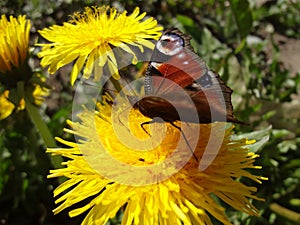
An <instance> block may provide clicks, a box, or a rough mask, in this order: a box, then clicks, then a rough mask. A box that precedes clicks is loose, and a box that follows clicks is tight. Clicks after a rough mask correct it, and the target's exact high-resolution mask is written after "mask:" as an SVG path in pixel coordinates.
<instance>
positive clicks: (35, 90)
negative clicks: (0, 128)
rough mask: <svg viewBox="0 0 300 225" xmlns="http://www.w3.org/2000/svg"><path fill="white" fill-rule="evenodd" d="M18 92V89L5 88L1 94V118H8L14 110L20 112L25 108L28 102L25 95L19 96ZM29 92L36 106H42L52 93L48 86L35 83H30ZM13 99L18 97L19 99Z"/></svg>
mask: <svg viewBox="0 0 300 225" xmlns="http://www.w3.org/2000/svg"><path fill="white" fill-rule="evenodd" d="M16 92H17V91H16V89H12V90H5V91H4V92H3V93H2V94H0V105H1V107H0V120H3V119H6V118H7V117H8V116H10V115H11V114H12V113H13V112H14V111H17V112H18V111H21V110H24V109H25V105H26V104H25V99H24V96H18V94H17V93H16ZM27 92H28V94H27V95H28V97H30V101H31V102H32V103H33V104H34V105H36V106H41V105H42V103H43V102H44V100H45V98H46V97H47V96H48V95H49V94H50V92H49V89H48V88H46V87H42V86H41V85H39V84H35V83H34V84H30V85H29V87H27ZM11 95H12V96H11ZM12 99H14V100H16V99H17V101H14V100H12Z"/></svg>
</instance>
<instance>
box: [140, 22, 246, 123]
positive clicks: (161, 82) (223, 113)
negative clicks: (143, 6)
mask: <svg viewBox="0 0 300 225" xmlns="http://www.w3.org/2000/svg"><path fill="white" fill-rule="evenodd" d="M144 87H145V94H146V96H145V97H143V98H142V99H140V100H139V101H137V102H136V103H135V105H134V108H138V109H139V110H140V112H141V113H142V114H143V115H145V116H147V117H149V118H151V119H154V118H156V117H160V118H162V119H163V120H164V121H167V122H171V123H173V122H175V121H179V120H180V121H182V122H190V123H211V122H215V121H222V122H225V121H228V122H234V123H241V122H240V121H238V120H237V119H236V118H235V117H234V115H233V107H232V104H231V93H232V90H231V89H230V88H229V87H228V86H226V84H225V83H224V82H223V81H222V79H221V78H220V76H219V75H218V74H216V73H214V72H213V71H211V70H210V69H209V68H208V67H207V66H206V64H205V63H204V61H203V60H202V59H201V58H200V57H199V56H198V55H197V54H196V53H195V52H194V50H193V48H192V47H191V45H190V37H188V36H186V35H184V34H183V33H182V32H180V31H179V30H178V29H176V28H173V29H169V30H167V31H165V32H164V33H163V34H162V36H161V38H160V40H159V41H158V42H157V44H156V47H155V49H154V52H153V55H152V57H151V61H150V63H149V66H148V68H147V72H146V76H145V82H144Z"/></svg>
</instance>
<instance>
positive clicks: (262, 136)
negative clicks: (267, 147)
mask: <svg viewBox="0 0 300 225" xmlns="http://www.w3.org/2000/svg"><path fill="white" fill-rule="evenodd" d="M271 130H272V126H269V127H267V128H266V129H263V130H259V131H253V132H251V133H245V134H240V135H233V136H232V139H233V140H239V139H243V138H247V139H249V140H251V139H252V140H256V142H255V143H254V144H252V145H249V150H250V151H251V152H257V151H258V150H259V149H261V147H262V146H263V145H264V144H265V143H266V142H267V141H268V140H269V136H270V133H271Z"/></svg>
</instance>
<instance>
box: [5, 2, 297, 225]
mask: <svg viewBox="0 0 300 225" xmlns="http://www.w3.org/2000/svg"><path fill="white" fill-rule="evenodd" d="M102 4H109V5H112V6H115V7H117V8H118V9H120V10H123V9H126V10H127V11H128V12H129V13H130V12H132V11H133V9H134V8H135V7H136V6H139V7H140V8H141V11H145V12H147V14H148V15H149V16H153V17H154V18H156V19H157V20H158V22H159V23H160V24H161V25H163V26H164V27H165V28H168V27H171V26H176V27H178V28H179V29H181V30H182V31H184V32H185V33H186V34H189V35H191V36H192V37H193V39H192V45H193V46H194V48H195V50H196V52H197V53H198V54H199V55H200V56H201V57H202V58H203V59H204V60H205V61H206V63H207V64H208V66H209V67H210V68H212V69H213V70H215V71H217V72H218V73H219V74H220V75H221V76H222V78H223V80H225V81H226V82H227V84H228V86H229V87H231V88H232V89H233V90H234V93H233V105H234V108H235V114H236V115H237V117H238V118H239V119H240V120H242V121H245V122H247V123H249V124H250V126H237V127H236V132H237V133H240V134H244V133H251V134H252V135H253V132H255V131H257V132H258V133H254V134H255V137H256V136H262V137H263V136H265V135H266V134H269V135H270V139H269V141H268V142H267V144H265V145H264V146H263V147H262V148H261V149H260V150H259V151H258V153H259V154H260V155H261V157H260V158H259V159H258V160H257V162H256V164H257V165H262V166H263V169H262V170H259V171H252V172H253V173H257V174H259V175H263V176H265V177H268V178H269V180H268V181H265V182H264V183H263V184H262V185H258V184H255V183H251V182H250V181H249V180H244V182H245V183H247V184H249V185H254V186H257V187H258V193H257V195H258V196H259V197H263V198H265V202H258V201H254V205H255V206H256V207H257V208H258V209H260V214H261V217H259V218H256V217H249V216H247V215H246V214H243V213H239V212H238V213H237V212H236V211H234V210H233V209H231V208H230V207H228V206H225V207H226V208H227V213H228V216H229V217H230V219H231V221H232V223H234V224H242V225H244V224H246V225H250V224H257V225H269V224H274V225H293V224H300V150H299V148H300V113H299V112H300V95H299V94H298V92H299V83H300V2H299V1H298V0H294V1H293V0H273V1H266V0H256V1H255V0H248V1H247V0H229V1H224V0H220V1H214V0H207V1H197V0H196V1H192V0H177V1H176V0H148V1H131V0H130V1H94V0H86V1H79V0H60V1H56V0H48V1H47V0H43V1H40V0H27V1H22V0H1V1H0V12H1V14H6V15H14V16H17V15H19V14H26V15H27V18H29V19H31V24H32V29H31V44H32V46H33V44H35V43H36V42H37V41H39V42H41V41H43V40H42V39H41V37H39V35H38V33H37V30H39V29H42V28H44V27H49V26H51V25H53V24H62V23H63V22H64V21H67V20H68V19H70V15H72V14H73V12H76V11H83V10H84V7H85V6H92V5H102ZM36 53H37V50H35V51H34V52H33V55H32V59H31V64H32V65H33V66H36V67H38V64H39V60H38V58H37V57H36ZM69 71H70V68H69V67H68V66H66V67H65V68H63V69H61V70H60V71H59V72H58V73H57V74H55V75H53V76H52V75H51V76H49V79H48V81H47V82H48V84H49V85H50V86H51V87H52V92H51V95H50V96H49V97H48V99H47V101H46V103H45V104H44V105H43V107H42V108H41V113H42V114H43V117H44V119H45V120H46V121H47V123H48V125H49V127H50V129H51V132H52V134H53V135H54V136H60V137H63V138H65V139H72V137H70V136H66V134H64V133H63V128H64V127H65V126H66V124H65V121H66V119H68V118H69V119H70V118H71V110H72V99H73V94H74V87H71V86H70V84H69V76H68V72H69ZM45 73H46V72H45ZM0 107H1V106H0ZM270 125H272V127H270ZM249 135H250V134H249ZM249 135H248V136H249ZM246 136H247V135H246ZM51 168H53V166H52V164H51V160H50V157H49V155H47V154H46V153H45V147H44V145H43V143H42V141H41V139H40V137H39V135H38V133H37V131H36V129H35V127H34V126H33V124H32V123H31V121H30V119H29V117H28V116H27V114H26V112H25V111H21V112H19V113H18V114H17V115H16V114H15V115H12V116H10V117H9V118H7V119H6V120H3V121H0V225H1V224H22V225H27V224H31V225H33V224H47V225H50V224H56V225H60V224H80V222H81V221H82V218H83V217H84V215H82V216H79V217H76V218H71V219H70V218H68V215H67V212H63V213H60V214H58V215H56V216H54V215H53V213H52V212H51V210H52V209H54V208H55V205H54V198H53V197H52V191H53V189H54V188H55V187H57V185H58V184H59V180H55V179H46V176H47V174H48V171H49V169H51ZM220 204H223V203H221V202H220ZM278 207H283V208H279V209H278ZM285 210H289V211H287V213H286V211H285ZM110 224H120V223H119V219H118V218H116V219H114V220H111V221H110ZM214 224H219V223H218V222H217V221H214Z"/></svg>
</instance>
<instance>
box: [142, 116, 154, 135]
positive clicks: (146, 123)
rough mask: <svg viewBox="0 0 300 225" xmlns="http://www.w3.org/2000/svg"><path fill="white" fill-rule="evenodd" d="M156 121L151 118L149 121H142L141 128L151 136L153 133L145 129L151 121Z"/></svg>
mask: <svg viewBox="0 0 300 225" xmlns="http://www.w3.org/2000/svg"><path fill="white" fill-rule="evenodd" d="M154 122H155V121H153V120H150V121H147V122H143V123H141V128H142V129H143V130H144V131H145V133H146V134H148V135H149V136H150V137H151V134H150V133H149V132H148V131H147V130H146V129H145V127H144V126H145V125H149V124H151V123H154Z"/></svg>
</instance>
